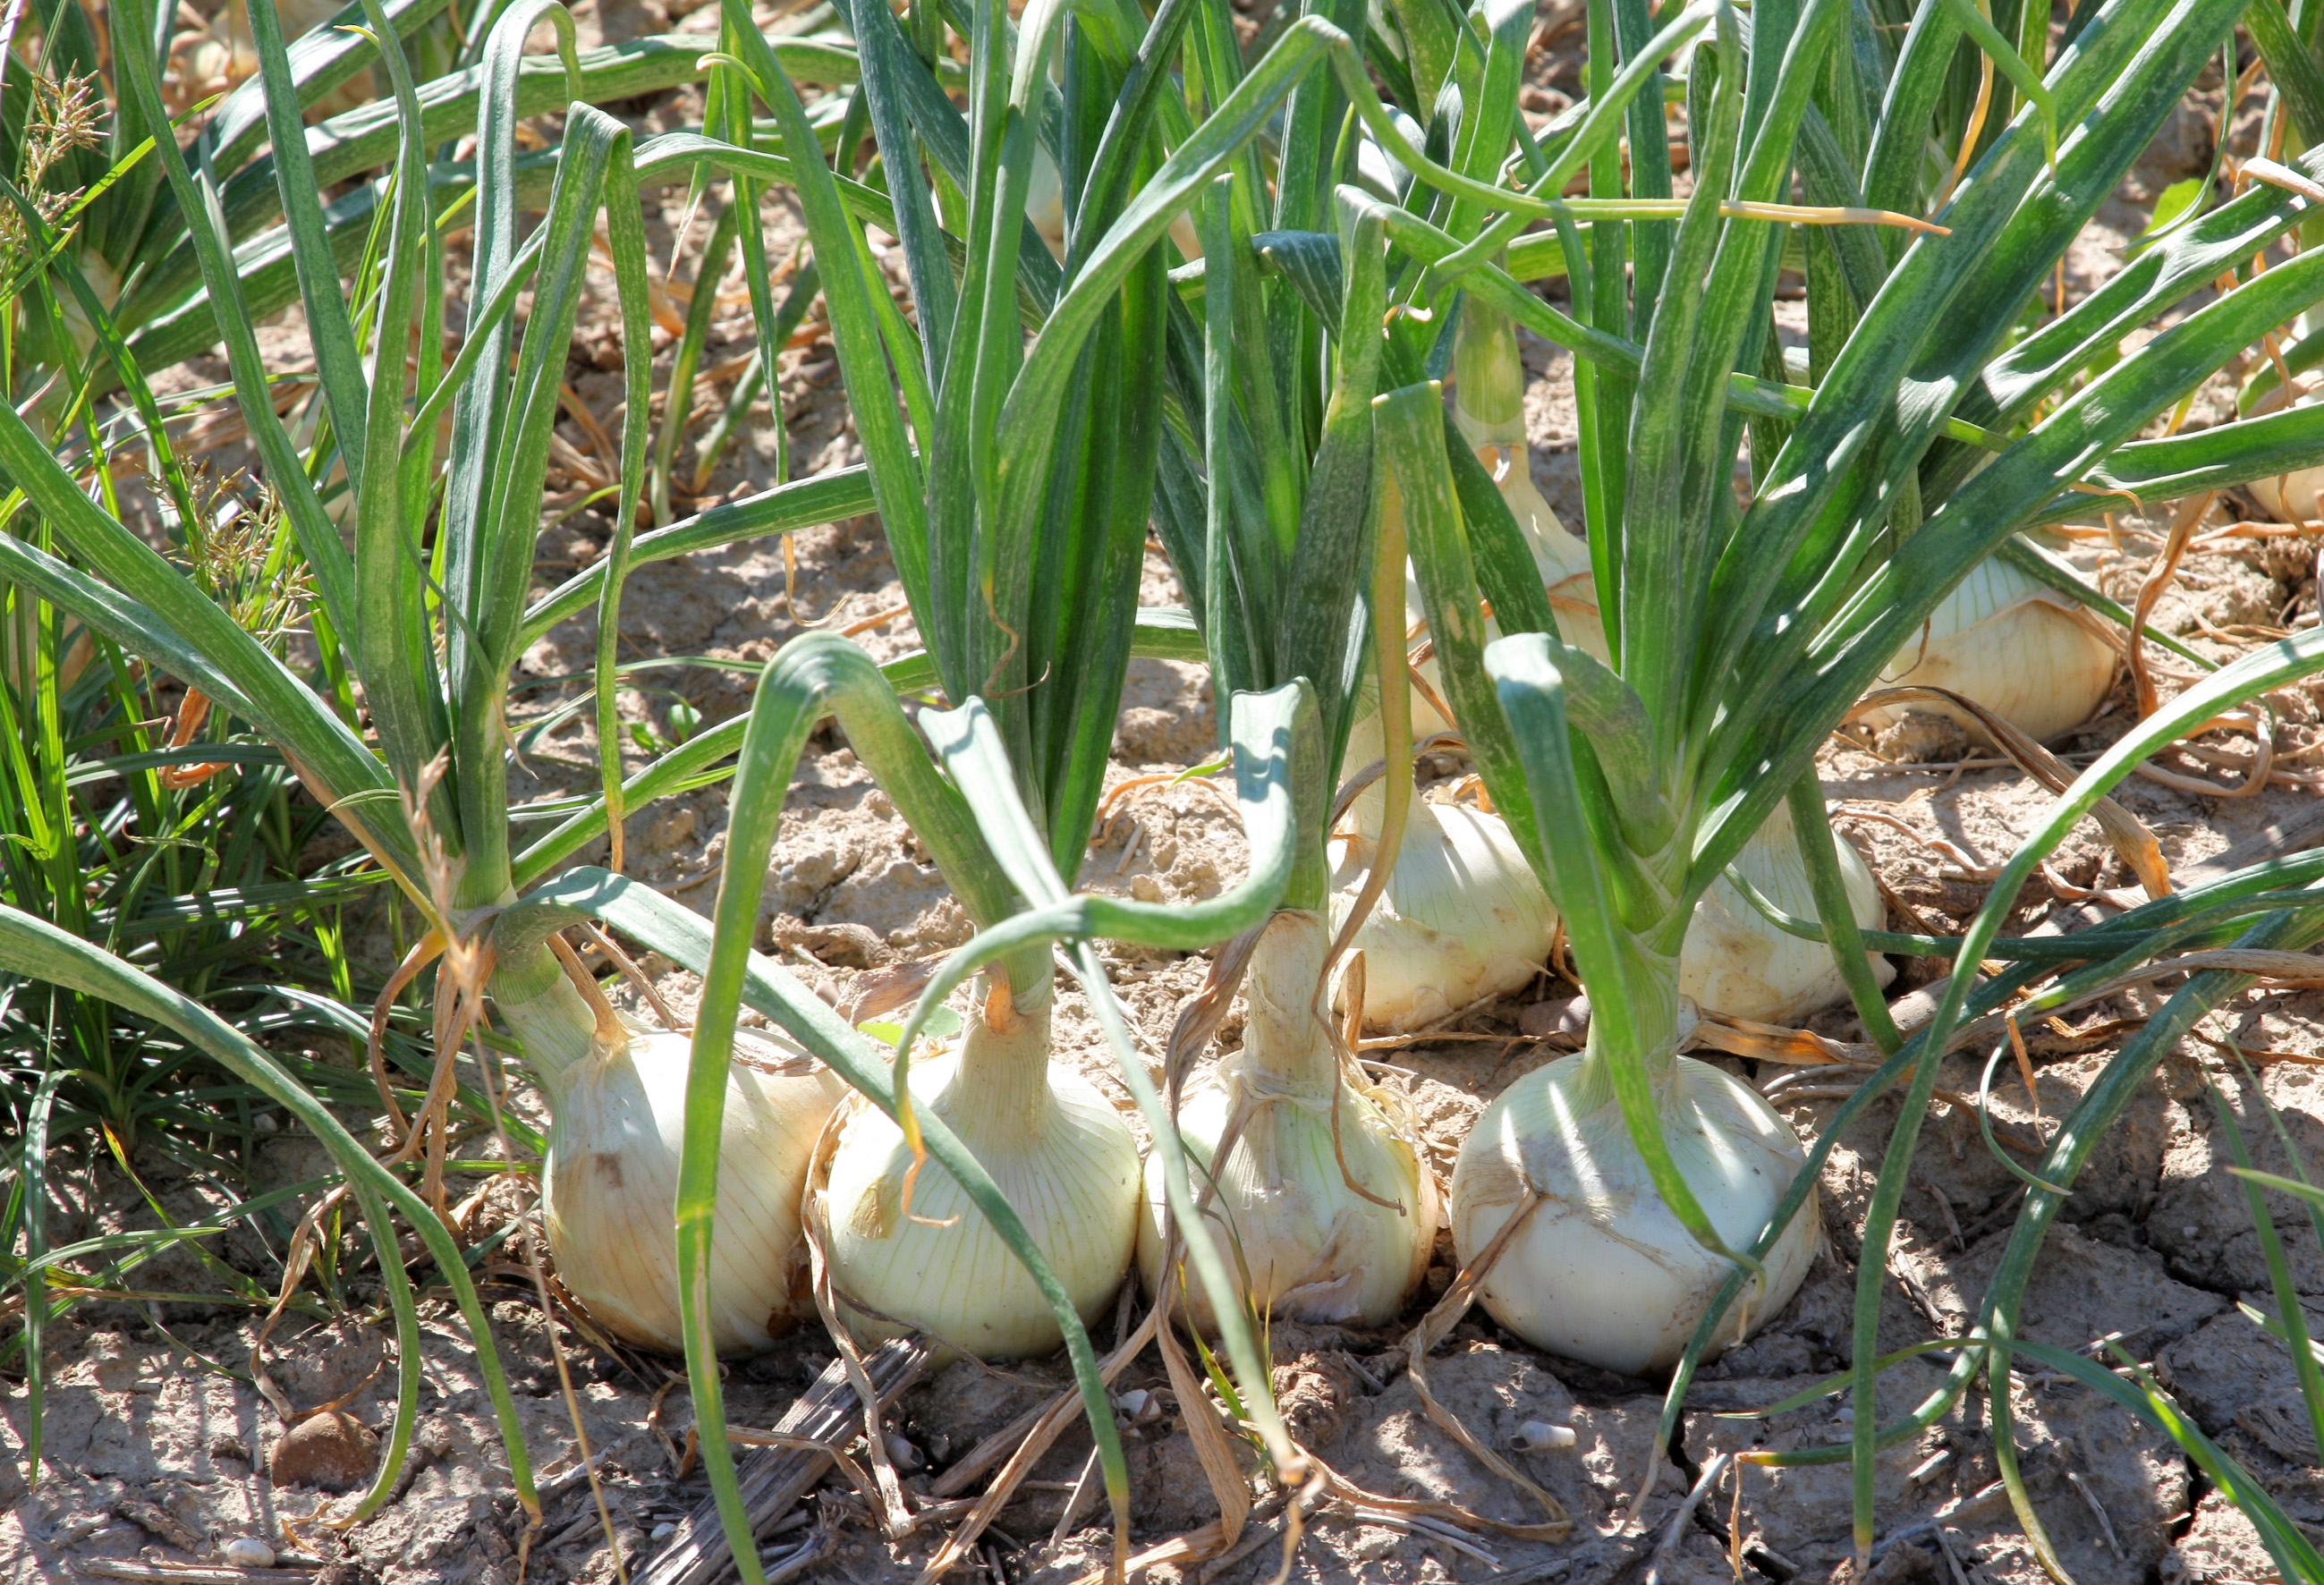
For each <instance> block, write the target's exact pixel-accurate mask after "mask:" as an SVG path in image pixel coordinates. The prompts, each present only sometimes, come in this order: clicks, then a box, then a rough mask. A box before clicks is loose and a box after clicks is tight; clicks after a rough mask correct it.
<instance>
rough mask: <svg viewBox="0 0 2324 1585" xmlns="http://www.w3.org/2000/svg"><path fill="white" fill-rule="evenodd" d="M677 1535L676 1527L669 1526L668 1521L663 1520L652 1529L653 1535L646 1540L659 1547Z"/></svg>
mask: <svg viewBox="0 0 2324 1585" xmlns="http://www.w3.org/2000/svg"><path fill="white" fill-rule="evenodd" d="M675 1534H678V1526H677V1525H673V1524H671V1523H670V1522H669V1520H667V1519H664V1520H663V1521H662V1522H661V1523H660V1524H659V1525H655V1526H654V1527H653V1534H652V1535H650V1537H648V1539H649V1540H650V1541H652V1542H654V1543H655V1544H657V1545H659V1544H660V1543H662V1542H665V1541H668V1540H669V1538H670V1537H671V1536H673V1535H675Z"/></svg>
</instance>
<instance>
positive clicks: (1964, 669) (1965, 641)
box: [1864, 559, 2118, 740]
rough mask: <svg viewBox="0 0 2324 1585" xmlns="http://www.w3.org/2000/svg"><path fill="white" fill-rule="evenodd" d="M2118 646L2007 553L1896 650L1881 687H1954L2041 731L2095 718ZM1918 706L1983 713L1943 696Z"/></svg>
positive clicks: (2050, 733) (1894, 715)
mask: <svg viewBox="0 0 2324 1585" xmlns="http://www.w3.org/2000/svg"><path fill="white" fill-rule="evenodd" d="M2117 658H2118V657H2117V655H2116V650H2115V647H2114V646H2113V645H2112V644H2110V643H2108V642H2107V640H2105V639H2104V638H2103V637H2101V636H2100V635H2099V633H2098V631H2097V630H2096V628H2095V627H2094V626H2093V624H2092V622H2091V619H2089V618H2088V617H2086V616H2083V615H2080V614H2079V613H2077V612H2075V611H2073V610H2072V609H2070V608H2069V606H2068V605H2067V604H2066V602H2065V600H2064V598H2063V597H2062V596H2061V595H2059V594H2056V593H2054V592H2053V591H2052V590H2051V589H2050V588H2049V587H2048V585H2044V584H2041V583H2038V582H2036V581H2035V580H2034V579H2033V578H2032V577H2030V576H2027V575H2026V574H2024V573H2022V572H2020V571H2018V570H2017V569H2016V568H2015V567H2011V566H2010V565H2008V564H2007V563H2006V562H2004V561H2001V560H1999V559H1991V560H1987V561H1985V562H1983V563H1980V564H1979V565H1978V567H1977V568H1976V569H1975V570H1974V571H1972V572H1971V573H1970V574H1969V576H1967V577H1966V578H1963V579H1962V580H1961V582H1960V586H1959V587H1957V588H1955V589H1954V590H1953V592H1952V593H1951V594H1948V595H1946V596H1945V598H1944V600H1943V601H1942V603H1941V604H1939V605H1938V606H1937V608H1936V610H1935V611H1934V612H1932V613H1930V617H1929V621H1928V622H1927V624H1926V625H1925V627H1924V628H1923V631H1922V632H1920V633H1917V634H1915V635H1914V638H1913V640H1912V641H1911V642H1909V643H1907V644H1906V645H1905V646H1904V648H1903V649H1902V650H1898V651H1897V652H1896V658H1895V660H1894V661H1892V662H1890V664H1889V666H1888V668H1887V669H1886V671H1884V672H1882V673H1881V674H1880V680H1879V682H1878V683H1877V685H1876V686H1877V687H1936V688H1945V689H1948V690H1950V692H1952V693H1956V694H1959V695H1960V696H1962V697H1963V698H1966V699H1969V700H1972V701H1974V702H1976V703H1977V704H1979V705H1984V706H1985V707H1986V708H1987V709H1988V710H1990V711H1992V712H1993V713H1994V714H1997V715H1998V716H2000V717H2001V718H2002V719H2003V720H2005V721H2006V722H2008V723H2010V724H2011V725H2012V726H2015V727H2016V728H2017V729H2018V730H2019V731H2020V732H2023V733H2025V734H2026V735H2027V736H2028V737H2031V738H2034V739H2036V740H2040V739H2046V738H2053V737H2056V736H2058V735H2059V734H2060V733H2064V732H2067V731H2070V730H2071V729H2072V728H2074V727H2077V726H2079V725H2080V724H2081V723H2083V722H2085V721H2087V720H2089V718H2090V716H2091V715H2092V714H2095V713H2096V711H2097V710H2098V706H2099V705H2102V704H2104V703H2105V702H2106V696H2107V690H2108V689H2109V688H2111V687H2113V686H2114V672H2115V662H2116V659H2117ZM1909 708H1910V709H1912V710H1914V711H1916V712H1919V713H1921V714H1938V715H1945V716H1950V717H1952V718H1953V719H1955V720H1957V721H1958V722H1960V724H1961V725H1963V726H1964V727H1969V728H1971V729H1974V727H1975V724H1976V723H1975V721H1974V719H1973V718H1971V717H1969V715H1968V714H1966V713H1965V712H1961V711H1957V710H1953V709H1950V708H1949V707H1947V706H1945V705H1939V704H1929V703H1915V704H1914V705H1911V706H1909ZM1901 714H1903V713H1902V712H1901V711H1897V710H1894V709H1879V710H1872V711H1867V712H1866V713H1865V715H1864V720H1866V721H1867V723H1870V724H1871V725H1872V726H1874V727H1875V728H1882V727H1886V726H1888V725H1890V724H1891V723H1894V722H1895V720H1897V719H1898V717H1899V716H1900V715H1901Z"/></svg>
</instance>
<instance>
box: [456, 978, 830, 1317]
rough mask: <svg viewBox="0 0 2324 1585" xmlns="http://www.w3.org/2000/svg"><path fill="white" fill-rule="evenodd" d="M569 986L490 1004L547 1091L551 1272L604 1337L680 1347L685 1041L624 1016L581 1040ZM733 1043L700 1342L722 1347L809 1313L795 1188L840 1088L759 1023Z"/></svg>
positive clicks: (602, 1022)
mask: <svg viewBox="0 0 2324 1585" xmlns="http://www.w3.org/2000/svg"><path fill="white" fill-rule="evenodd" d="M559 992H562V994H561V995H560V994H559ZM573 995H574V993H573V991H572V988H571V987H570V986H568V985H566V984H564V983H563V981H559V982H558V986H557V988H556V989H555V990H553V991H551V992H550V994H549V995H548V996H542V997H536V998H533V999H531V1000H530V1001H517V1002H512V1001H511V1000H507V999H504V998H502V999H496V1000H497V1005H498V1006H499V1008H500V1010H501V1012H502V1014H503V1017H505V1018H507V1019H508V1022H509V1024H510V1026H511V1027H512V1028H514V1029H515V1030H516V1032H517V1034H518V1036H519V1037H521V1039H522V1040H523V1041H524V1048H525V1055H526V1056H527V1058H528V1059H529V1060H530V1065H531V1067H532V1070H533V1072H534V1074H536V1075H537V1076H538V1077H539V1080H540V1084H541V1088H542V1090H543V1091H544V1092H546V1093H547V1095H548V1097H549V1118H550V1122H549V1153H548V1155H547V1156H546V1157H545V1158H544V1160H543V1161H542V1164H541V1219H542V1221H543V1224H544V1225H545V1227H546V1229H547V1231H548V1234H549V1255H550V1257H551V1258H552V1259H553V1260H554V1261H555V1262H556V1266H557V1275H558V1280H559V1281H561V1282H562V1283H563V1284H564V1285H565V1286H566V1287H567V1290H569V1291H570V1292H571V1293H572V1294H573V1295H574V1296H575V1297H576V1298H577V1299H579V1300H580V1301H581V1303H582V1304H584V1305H586V1307H587V1308H588V1311H589V1313H590V1314H591V1315H592V1316H594V1317H595V1319H596V1320H597V1321H599V1322H602V1323H603V1324H604V1326H605V1327H606V1329H607V1330H608V1331H610V1332H613V1333H614V1334H615V1335H617V1336H619V1337H622V1338H623V1339H625V1340H627V1341H631V1342H633V1343H636V1344H639V1345H640V1346H641V1347H645V1348H650V1349H659V1350H667V1351H669V1352H671V1353H677V1352H678V1351H680V1350H682V1349H683V1348H684V1347H685V1338H684V1334H683V1333H682V1332H681V1331H680V1329H679V1323H678V1242H677V1239H676V1236H675V1233H674V1228H675V1225H676V1224H675V1221H674V1218H675V1215H676V1208H677V1204H678V1160H679V1157H680V1156H681V1155H682V1154H683V1153H684V1149H685V1137H686V1075H687V1065H688V1063H689V1062H690V1060H691V1056H692V1051H693V1043H692V1041H691V1040H689V1039H688V1038H687V1037H686V1036H684V1035H678V1034H673V1033H670V1032H669V1031H666V1030H658V1029H653V1030H650V1029H644V1028H641V1027H635V1026H633V1025H632V1024H631V1023H629V1022H628V1021H626V1020H622V1019H619V1018H613V1019H611V1020H608V1019H605V1018H599V1019H598V1020H597V1027H596V1030H595V1033H594V1034H591V1033H586V1031H587V1030H588V1028H589V1023H588V1019H589V1015H588V1013H587V1011H586V1009H582V1008H579V1007H577V1006H576V1007H560V1006H558V1005H557V1004H558V1003H561V1002H562V1001H563V1000H564V998H565V997H566V996H573ZM575 1002H576V1004H577V1002H578V998H577V996H576V997H575ZM576 1011H577V1012H578V1024H577V1028H576V1020H575V1019H574V1018H573V1017H572V1015H573V1013H575V1012H576ZM576 1034H580V1035H581V1038H580V1039H579V1040H577V1041H576V1038H575V1036H576ZM735 1040H736V1046H737V1049H738V1052H740V1053H742V1054H743V1055H742V1056H741V1057H739V1058H738V1060H737V1061H736V1062H735V1064H733V1066H732V1067H730V1068H729V1069H728V1070H727V1074H726V1116H725V1122H724V1130H723V1132H722V1133H721V1135H720V1138H719V1152H718V1207H717V1212H716V1215H715V1221H714V1222H713V1223H712V1228H713V1236H712V1244H711V1256H710V1319H711V1336H712V1338H713V1339H714V1341H715V1343H716V1345H717V1349H718V1351H719V1352H720V1353H722V1354H747V1353H752V1352H755V1351H757V1350H761V1349H764V1348H766V1347H767V1346H768V1345H769V1344H770V1343H771V1342H772V1341H774V1340H775V1339H776V1338H778V1337H780V1336H781V1335H782V1334H783V1333H785V1332H788V1331H790V1330H791V1328H792V1327H793V1326H795V1325H797V1324H798V1321H799V1320H800V1318H801V1317H802V1316H803V1315H806V1314H808V1313H812V1312H813V1309H814V1304H813V1300H812V1298H811V1297H810V1295H809V1294H808V1291H807V1242H806V1239H804V1238H803V1237H802V1236H801V1229H800V1225H799V1195H800V1193H801V1191H802V1190H803V1189H804V1188H805V1187H806V1185H807V1164H808V1162H809V1160H810V1159H811V1158H812V1157H813V1156H814V1154H815V1144H816V1138H817V1136H819V1135H820V1134H821V1133H822V1132H823V1126H824V1123H825V1120H828V1119H829V1118H830V1116H831V1112H832V1109H833V1108H834V1107H835V1106H836V1105H837V1104H838V1102H839V1097H840V1094H841V1092H842V1090H843V1088H844V1086H843V1085H842V1084H841V1083H840V1081H839V1080H838V1078H837V1077H836V1076H835V1075H834V1074H832V1073H831V1072H830V1071H829V1070H828V1069H826V1068H825V1067H823V1066H822V1065H821V1064H817V1063H816V1062H815V1061H814V1060H813V1059H812V1058H810V1057H809V1056H807V1054H806V1053H804V1052H800V1051H798V1050H796V1049H795V1048H792V1047H789V1046H781V1045H778V1044H777V1043H776V1042H775V1041H774V1040H773V1039H772V1038H771V1037H770V1036H768V1035H767V1033H766V1032H764V1031H761V1030H737V1031H736V1032H735ZM761 1053H762V1054H765V1055H766V1056H770V1057H771V1058H772V1061H771V1062H769V1061H766V1060H763V1059H761V1057H759V1056H757V1055H754V1054H761Z"/></svg>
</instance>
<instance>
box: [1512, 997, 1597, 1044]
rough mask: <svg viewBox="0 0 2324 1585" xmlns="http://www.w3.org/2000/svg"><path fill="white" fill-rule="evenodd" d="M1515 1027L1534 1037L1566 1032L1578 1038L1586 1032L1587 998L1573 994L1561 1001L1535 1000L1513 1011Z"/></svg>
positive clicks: (1588, 1029)
mask: <svg viewBox="0 0 2324 1585" xmlns="http://www.w3.org/2000/svg"><path fill="white" fill-rule="evenodd" d="M1517 1030H1518V1032H1519V1033H1520V1034H1523V1035H1525V1036H1526V1037H1528V1038H1530V1039H1534V1040H1541V1039H1545V1038H1546V1037H1549V1036H1552V1035H1568V1036H1572V1037H1575V1038H1577V1039H1578V1038H1580V1037H1582V1036H1583V1035H1586V1034H1588V1033H1589V1032H1590V1001H1589V999H1588V998H1587V997H1581V996H1573V997H1568V998H1567V999H1566V1000H1563V1001H1536V1002H1535V1003H1533V1004H1532V1005H1531V1006H1529V1007H1526V1008H1521V1009H1518V1012H1517Z"/></svg>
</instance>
